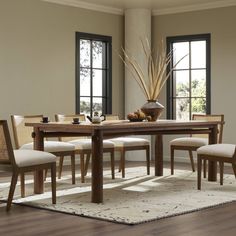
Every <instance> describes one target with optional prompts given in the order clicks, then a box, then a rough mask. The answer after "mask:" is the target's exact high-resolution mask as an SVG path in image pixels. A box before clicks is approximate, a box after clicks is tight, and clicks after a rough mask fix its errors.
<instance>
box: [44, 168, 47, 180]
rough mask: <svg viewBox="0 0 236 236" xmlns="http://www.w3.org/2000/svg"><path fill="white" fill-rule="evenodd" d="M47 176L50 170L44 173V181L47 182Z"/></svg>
mask: <svg viewBox="0 0 236 236" xmlns="http://www.w3.org/2000/svg"><path fill="white" fill-rule="evenodd" d="M47 174H48V169H46V170H45V171H44V181H46V179H47Z"/></svg>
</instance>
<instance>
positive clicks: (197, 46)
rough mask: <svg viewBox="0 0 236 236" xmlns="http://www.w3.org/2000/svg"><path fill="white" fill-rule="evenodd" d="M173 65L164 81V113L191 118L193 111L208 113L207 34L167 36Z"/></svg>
mask: <svg viewBox="0 0 236 236" xmlns="http://www.w3.org/2000/svg"><path fill="white" fill-rule="evenodd" d="M167 50H168V51H169V52H170V51H171V50H173V60H172V64H171V66H173V65H175V63H176V62H178V61H179V60H180V58H182V57H183V56H185V55H187V56H186V57H184V58H183V60H181V61H180V63H179V64H177V66H176V67H175V68H174V69H173V71H172V73H171V75H170V79H169V80H168V82H167V117H168V118H169V119H177V120H190V119H191V118H192V114H193V113H203V114H209V113H210V34H204V35H190V36H177V37H168V38H167Z"/></svg>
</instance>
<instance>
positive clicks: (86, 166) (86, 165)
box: [84, 154, 90, 176]
mask: <svg viewBox="0 0 236 236" xmlns="http://www.w3.org/2000/svg"><path fill="white" fill-rule="evenodd" d="M89 162H90V154H87V157H86V161H85V168H84V176H86V175H87V173H88V167H89Z"/></svg>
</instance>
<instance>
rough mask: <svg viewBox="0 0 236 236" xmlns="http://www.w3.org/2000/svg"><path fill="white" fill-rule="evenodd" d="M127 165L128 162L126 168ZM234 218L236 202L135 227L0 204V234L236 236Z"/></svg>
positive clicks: (3, 175) (1, 175)
mask: <svg viewBox="0 0 236 236" xmlns="http://www.w3.org/2000/svg"><path fill="white" fill-rule="evenodd" d="M128 165H130V166H131V165H132V166H133V165H140V162H139V163H133V162H131V163H128ZM128 165H127V163H126V166H128ZM143 165H145V163H143ZM165 165H167V166H168V167H169V163H165ZM176 168H179V169H185V168H190V165H185V164H181V165H180V164H178V165H176ZM68 171H69V170H68ZM226 172H227V173H231V168H227V167H226V168H225V173H226ZM6 180H9V176H8V175H7V174H6V173H0V182H4V181H6ZM235 184H236V181H235ZM219 187H220V186H219ZM235 196H236V193H235ZM235 219H236V203H229V204H225V205H223V206H218V207H214V208H211V209H207V210H202V211H198V212H194V213H190V214H185V215H180V216H175V217H170V218H167V219H161V220H156V221H152V222H150V223H144V224H139V225H135V226H129V225H123V224H116V223H110V222H106V221H100V220H93V219H89V218H85V217H78V216H73V215H68V214H62V213H56V212H52V211H46V210H39V209H35V208H31V207H25V206H17V205H13V207H12V210H11V211H10V212H8V213H7V212H6V211H5V204H0V235H1V236H5V235H6V236H18V235H19V236H28V235H34V236H41V235H50V236H64V235H66V236H70V235H83V236H87V235H89V236H90V235H91V236H93V235H94V236H95V235H129V236H132V235H135V236H139V235H145V236H149V235H160V236H171V235H181V236H190V235H191V236H199V235H201V236H211V235H214V236H218V235H219V236H220V235H224V236H231V235H232V236H233V235H235V234H236V224H235Z"/></svg>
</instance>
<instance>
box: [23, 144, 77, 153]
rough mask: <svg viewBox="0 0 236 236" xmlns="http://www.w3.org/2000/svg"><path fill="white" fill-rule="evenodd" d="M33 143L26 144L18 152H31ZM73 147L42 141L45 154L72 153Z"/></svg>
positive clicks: (71, 145)
mask: <svg viewBox="0 0 236 236" xmlns="http://www.w3.org/2000/svg"><path fill="white" fill-rule="evenodd" d="M33 147H34V144H33V143H26V144H24V145H22V146H21V147H20V150H23V149H26V150H33V149H34V148H33ZM74 150H75V146H74V145H73V144H71V143H66V142H59V141H44V151H46V152H62V151H74Z"/></svg>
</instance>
